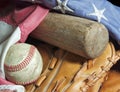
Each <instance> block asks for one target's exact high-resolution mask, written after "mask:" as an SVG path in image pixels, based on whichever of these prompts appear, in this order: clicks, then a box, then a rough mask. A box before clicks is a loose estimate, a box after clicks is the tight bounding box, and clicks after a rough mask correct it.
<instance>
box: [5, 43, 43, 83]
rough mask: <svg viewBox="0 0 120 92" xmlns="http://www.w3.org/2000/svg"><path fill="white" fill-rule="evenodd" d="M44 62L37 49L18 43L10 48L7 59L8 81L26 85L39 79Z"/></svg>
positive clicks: (6, 73)
mask: <svg viewBox="0 0 120 92" xmlns="http://www.w3.org/2000/svg"><path fill="white" fill-rule="evenodd" d="M42 68H43V61H42V57H41V54H40V53H39V51H38V50H37V48H36V47H35V46H33V45H30V44H27V43H17V44H14V45H12V46H11V47H10V49H9V50H8V52H7V55H6V57H5V64H4V69H5V76H6V78H7V80H9V81H11V82H13V83H16V84H21V85H26V84H30V83H32V82H34V81H35V80H37V79H38V77H39V76H40V74H41V72H42Z"/></svg>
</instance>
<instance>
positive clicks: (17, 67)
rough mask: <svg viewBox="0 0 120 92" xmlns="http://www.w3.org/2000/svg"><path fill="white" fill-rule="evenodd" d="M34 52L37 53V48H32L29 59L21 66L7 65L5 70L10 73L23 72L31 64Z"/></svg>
mask: <svg viewBox="0 0 120 92" xmlns="http://www.w3.org/2000/svg"><path fill="white" fill-rule="evenodd" d="M34 52H35V47H34V46H31V47H30V50H29V53H28V55H27V57H26V58H25V59H24V60H23V61H22V62H21V63H20V64H18V65H10V66H9V65H7V64H5V69H6V70H7V71H9V72H16V71H20V70H22V69H23V68H25V67H26V66H27V65H28V64H29V63H30V61H31V59H32V57H33V55H34Z"/></svg>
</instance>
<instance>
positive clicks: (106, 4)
mask: <svg viewBox="0 0 120 92" xmlns="http://www.w3.org/2000/svg"><path fill="white" fill-rule="evenodd" d="M33 1H35V0H33ZM40 2H41V3H42V4H43V5H45V6H46V7H48V8H50V9H54V10H56V11H60V12H62V13H64V14H65V13H66V14H71V15H74V16H78V17H84V18H87V19H91V20H94V21H98V22H100V23H102V24H103V25H105V26H106V28H107V29H108V32H109V34H110V36H111V37H112V38H113V39H115V40H116V42H118V44H119V45H120V7H119V6H116V5H114V4H112V3H111V2H110V1H107V0H40Z"/></svg>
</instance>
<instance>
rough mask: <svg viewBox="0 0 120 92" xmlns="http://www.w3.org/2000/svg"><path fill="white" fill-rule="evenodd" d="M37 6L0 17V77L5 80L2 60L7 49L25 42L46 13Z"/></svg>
mask: <svg viewBox="0 0 120 92" xmlns="http://www.w3.org/2000/svg"><path fill="white" fill-rule="evenodd" d="M48 11H49V10H48V9H44V8H42V7H40V6H38V5H33V6H29V7H26V8H23V9H20V10H17V9H16V10H15V11H14V12H11V13H10V14H9V15H8V16H5V17H0V38H1V39H0V77H2V78H3V79H5V73H4V59H5V56H6V54H7V51H8V49H9V47H10V46H11V45H13V44H15V43H17V42H25V41H26V39H27V37H28V35H29V34H30V33H31V32H32V31H33V30H34V29H35V28H36V27H37V26H38V25H39V24H40V22H41V21H42V20H43V19H44V17H45V16H46V15H47V13H48Z"/></svg>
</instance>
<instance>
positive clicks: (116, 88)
mask: <svg viewBox="0 0 120 92" xmlns="http://www.w3.org/2000/svg"><path fill="white" fill-rule="evenodd" d="M99 92H120V72H116V71H110V72H109V74H108V77H107V79H106V80H105V81H104V82H103V85H102V86H101V89H100V91H99Z"/></svg>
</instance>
